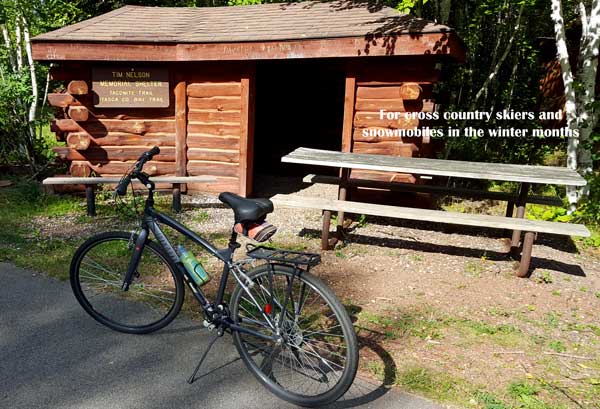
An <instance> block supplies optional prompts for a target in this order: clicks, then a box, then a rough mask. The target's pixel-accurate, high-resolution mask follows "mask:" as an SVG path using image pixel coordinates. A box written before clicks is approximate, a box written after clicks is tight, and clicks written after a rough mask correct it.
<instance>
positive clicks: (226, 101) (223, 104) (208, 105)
mask: <svg viewBox="0 0 600 409" xmlns="http://www.w3.org/2000/svg"><path fill="white" fill-rule="evenodd" d="M241 107H242V99H241V97H239V96H231V97H212V98H193V97H189V98H188V108H189V109H190V110H192V109H216V110H218V111H227V110H240V109H241Z"/></svg>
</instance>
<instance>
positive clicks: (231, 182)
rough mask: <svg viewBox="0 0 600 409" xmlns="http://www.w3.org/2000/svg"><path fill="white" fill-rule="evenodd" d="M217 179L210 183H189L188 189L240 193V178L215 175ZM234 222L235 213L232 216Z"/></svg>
mask: <svg viewBox="0 0 600 409" xmlns="http://www.w3.org/2000/svg"><path fill="white" fill-rule="evenodd" d="M214 178H215V180H214V181H211V182H210V183H188V185H187V187H188V191H192V192H213V193H221V192H233V193H239V192H238V189H239V188H240V180H239V178H236V177H223V176H215V177H214ZM231 220H232V222H233V215H232V216H231Z"/></svg>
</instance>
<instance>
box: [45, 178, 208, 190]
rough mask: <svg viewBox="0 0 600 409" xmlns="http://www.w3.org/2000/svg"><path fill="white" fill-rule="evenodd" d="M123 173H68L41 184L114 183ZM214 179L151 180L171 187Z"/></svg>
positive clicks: (116, 182)
mask: <svg viewBox="0 0 600 409" xmlns="http://www.w3.org/2000/svg"><path fill="white" fill-rule="evenodd" d="M122 179H123V175H104V176H97V177H96V176H91V177H82V178H80V177H73V176H69V175H61V176H54V177H49V178H46V179H44V180H43V181H42V184H43V185H69V184H73V183H75V184H84V185H104V184H106V185H116V184H118V183H120V182H121V180H122ZM215 180H216V177H215V176H154V177H153V178H152V181H153V182H155V183H157V185H158V184H161V185H163V186H165V187H168V188H171V187H172V186H171V185H172V184H174V183H175V184H182V183H190V182H193V183H209V182H213V181H215ZM135 182H137V181H135Z"/></svg>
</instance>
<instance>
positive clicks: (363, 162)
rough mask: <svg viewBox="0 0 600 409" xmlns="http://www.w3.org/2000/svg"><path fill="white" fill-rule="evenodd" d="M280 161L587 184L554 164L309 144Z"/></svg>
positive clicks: (435, 174) (577, 175)
mask: <svg viewBox="0 0 600 409" xmlns="http://www.w3.org/2000/svg"><path fill="white" fill-rule="evenodd" d="M281 161H282V162H287V163H302V164H307V165H319V166H332V167H344V168H351V169H367V170H379V171H387V172H402V173H415V174H420V175H432V176H454V177H461V178H468V179H489V180H504V181H509V182H529V183H544V184H546V183H548V184H558V185H568V186H585V184H586V181H585V179H583V178H582V177H581V176H580V175H579V174H578V173H577V172H576V171H574V170H571V169H567V168H563V167H555V166H532V165H514V164H504V163H483V162H467V161H455V160H442V159H428V158H402V157H394V156H387V155H369V154H359V153H342V152H334V151H326V150H319V149H309V148H298V149H296V150H295V151H293V152H292V153H290V154H288V155H286V156H284V157H283V158H281Z"/></svg>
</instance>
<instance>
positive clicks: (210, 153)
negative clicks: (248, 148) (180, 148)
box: [187, 148, 240, 163]
mask: <svg viewBox="0 0 600 409" xmlns="http://www.w3.org/2000/svg"><path fill="white" fill-rule="evenodd" d="M187 158H188V160H203V161H216V162H229V163H238V162H239V159H240V153H239V151H238V150H229V149H202V148H189V149H188V150H187Z"/></svg>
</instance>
